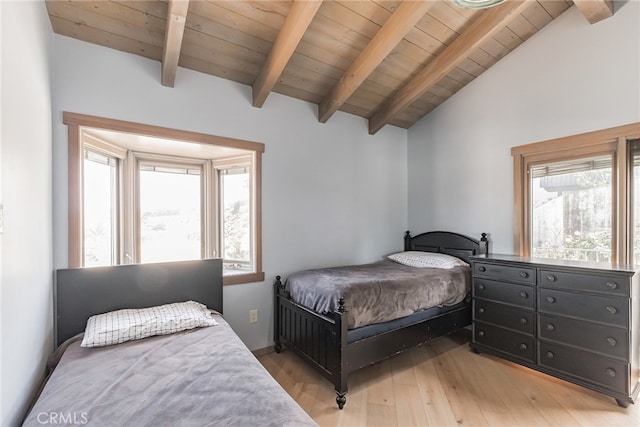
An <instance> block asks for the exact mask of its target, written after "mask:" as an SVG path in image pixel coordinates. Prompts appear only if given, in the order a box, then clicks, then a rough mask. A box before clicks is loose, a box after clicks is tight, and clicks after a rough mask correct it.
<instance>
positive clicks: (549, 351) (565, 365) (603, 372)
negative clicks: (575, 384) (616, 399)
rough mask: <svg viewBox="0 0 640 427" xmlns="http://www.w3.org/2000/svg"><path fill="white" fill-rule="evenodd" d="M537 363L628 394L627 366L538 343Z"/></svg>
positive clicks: (580, 352)
mask: <svg viewBox="0 0 640 427" xmlns="http://www.w3.org/2000/svg"><path fill="white" fill-rule="evenodd" d="M539 348H540V355H539V363H540V365H542V366H545V367H548V368H551V369H554V370H557V371H560V372H562V373H565V374H568V375H570V376H572V377H576V378H579V379H582V380H585V381H588V382H590V383H596V384H599V385H601V386H603V387H606V388H609V389H612V390H615V391H618V392H622V393H625V394H628V393H629V386H628V384H627V378H628V377H629V369H630V368H629V365H627V364H626V363H624V362H621V361H619V360H615V359H609V358H606V357H602V356H598V355H595V354H592V353H588V352H585V351H581V350H574V349H569V348H567V347H562V346H559V345H555V344H550V343H547V342H542V341H541V342H540V344H539Z"/></svg>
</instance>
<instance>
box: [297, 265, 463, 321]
mask: <svg viewBox="0 0 640 427" xmlns="http://www.w3.org/2000/svg"><path fill="white" fill-rule="evenodd" d="M285 288H286V289H287V291H288V292H289V293H290V295H291V298H292V299H293V301H295V302H297V303H298V304H300V305H302V306H304V307H307V308H309V309H311V310H314V311H316V312H318V313H330V312H333V311H335V310H336V309H337V308H338V301H339V300H340V299H341V298H342V299H344V301H345V306H346V309H347V312H346V319H347V327H348V328H349V329H355V328H360V327H363V326H367V325H372V324H376V323H382V322H388V321H391V320H395V319H399V318H402V317H405V316H409V315H411V314H413V313H416V312H419V311H422V310H426V309H430V308H434V307H443V306H453V305H456V304H458V303H460V302H461V301H463V300H464V299H465V296H466V295H467V294H468V293H469V292H470V291H471V269H470V268H469V267H468V266H458V267H454V268H450V269H441V268H417V267H410V266H406V265H403V264H399V263H397V262H394V261H391V260H384V261H380V262H376V263H371V264H363V265H354V266H344V267H333V268H323V269H314V270H305V271H300V272H297V273H294V274H292V275H291V276H289V278H288V279H287V281H286V283H285Z"/></svg>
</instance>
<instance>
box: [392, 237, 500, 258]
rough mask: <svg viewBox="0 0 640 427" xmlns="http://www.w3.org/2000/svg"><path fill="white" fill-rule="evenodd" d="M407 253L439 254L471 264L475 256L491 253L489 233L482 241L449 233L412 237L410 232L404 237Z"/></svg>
mask: <svg viewBox="0 0 640 427" xmlns="http://www.w3.org/2000/svg"><path fill="white" fill-rule="evenodd" d="M404 250H405V251H422V252H438V253H443V254H447V255H452V256H455V257H458V258H460V259H462V260H464V261H466V262H469V257H470V256H473V255H480V254H486V253H488V252H489V241H488V239H487V233H482V237H481V238H480V240H476V239H474V238H472V237H468V236H464V235H462V234H458V233H451V232H449V231H429V232H427V233H422V234H418V235H417V236H415V237H411V233H410V232H409V231H407V232H406V234H405V236H404Z"/></svg>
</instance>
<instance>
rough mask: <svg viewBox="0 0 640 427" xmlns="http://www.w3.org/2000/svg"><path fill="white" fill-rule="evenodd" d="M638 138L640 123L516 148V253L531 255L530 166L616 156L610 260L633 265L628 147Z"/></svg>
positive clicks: (514, 198)
mask: <svg viewBox="0 0 640 427" xmlns="http://www.w3.org/2000/svg"><path fill="white" fill-rule="evenodd" d="M638 135H640V122H638V123H632V124H628V125H623V126H618V127H614V128H609V129H604V130H599V131H594V132H587V133H583V134H579V135H572V136H567V137H563V138H556V139H551V140H547V141H541V142H535V143H531V144H526V145H521V146H517V147H513V148H512V149H511V155H512V156H513V179H514V185H513V203H514V204H513V211H514V221H513V235H514V251H515V253H516V254H519V255H522V256H531V220H530V212H531V197H530V194H529V192H530V185H531V179H530V177H529V167H530V166H531V165H535V164H540V163H551V162H556V161H559V162H560V161H566V160H571V159H579V158H583V157H591V156H597V155H607V154H611V155H612V156H613V159H612V160H613V165H612V166H613V171H612V173H613V179H612V183H611V185H612V205H613V206H612V210H611V214H612V233H611V237H612V242H611V245H612V246H611V260H612V262H613V263H623V264H624V263H627V264H628V263H631V259H630V248H629V236H630V215H629V209H630V207H629V206H630V205H629V202H630V201H629V197H630V195H629V173H628V170H629V167H628V164H627V163H628V154H627V152H628V149H627V144H628V141H631V140H633V139H637V138H638Z"/></svg>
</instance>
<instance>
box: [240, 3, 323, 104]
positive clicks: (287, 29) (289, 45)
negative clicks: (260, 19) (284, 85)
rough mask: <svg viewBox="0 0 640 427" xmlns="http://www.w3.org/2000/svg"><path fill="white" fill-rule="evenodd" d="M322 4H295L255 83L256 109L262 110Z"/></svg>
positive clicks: (254, 101)
mask: <svg viewBox="0 0 640 427" xmlns="http://www.w3.org/2000/svg"><path fill="white" fill-rule="evenodd" d="M321 4H322V0H296V1H294V2H293V5H292V6H291V9H290V10H289V14H288V15H287V18H286V19H285V21H284V24H283V25H282V28H281V29H280V32H279V33H278V36H277V37H276V41H275V43H273V47H272V48H271V52H269V56H268V57H267V60H266V61H265V63H264V65H263V66H262V69H261V70H260V74H258V77H257V78H256V81H255V82H254V83H253V87H252V93H253V106H254V107H258V108H260V107H262V105H263V104H264V101H265V100H266V99H267V96H269V93H270V92H271V90H272V89H273V87H274V86H275V85H276V82H277V81H278V78H280V75H281V74H282V71H284V67H286V65H287V63H288V62H289V59H291V55H293V53H294V52H295V50H296V47H297V46H298V43H300V40H301V39H302V36H303V35H304V33H305V31H307V28H308V27H309V25H310V24H311V21H312V20H313V17H314V16H315V14H316V12H317V11H318V9H319V8H320V5H321Z"/></svg>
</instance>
